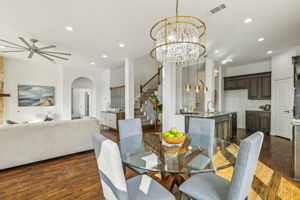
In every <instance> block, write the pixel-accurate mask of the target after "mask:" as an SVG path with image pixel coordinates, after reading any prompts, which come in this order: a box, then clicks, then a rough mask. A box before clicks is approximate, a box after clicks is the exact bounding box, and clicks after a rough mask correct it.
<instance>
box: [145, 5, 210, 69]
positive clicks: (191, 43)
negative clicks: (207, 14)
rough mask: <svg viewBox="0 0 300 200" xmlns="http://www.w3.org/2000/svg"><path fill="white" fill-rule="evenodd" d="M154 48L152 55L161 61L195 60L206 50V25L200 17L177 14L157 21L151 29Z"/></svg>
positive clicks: (183, 61) (181, 61) (179, 61)
mask: <svg viewBox="0 0 300 200" xmlns="http://www.w3.org/2000/svg"><path fill="white" fill-rule="evenodd" d="M150 36H151V38H152V39H153V40H154V43H155V45H154V48H153V49H152V51H151V53H150V55H151V57H152V58H154V59H156V60H157V61H158V62H160V63H164V62H169V63H170V62H172V63H185V62H188V61H195V60H197V59H198V58H200V57H201V56H203V55H204V54H205V52H206V45H205V43H206V25H205V23H204V22H203V21H202V20H200V19H199V18H196V17H192V16H180V15H179V14H178V0H176V16H173V17H168V18H165V19H163V20H160V21H159V22H157V23H156V24H155V25H154V26H153V27H152V28H151V30H150Z"/></svg>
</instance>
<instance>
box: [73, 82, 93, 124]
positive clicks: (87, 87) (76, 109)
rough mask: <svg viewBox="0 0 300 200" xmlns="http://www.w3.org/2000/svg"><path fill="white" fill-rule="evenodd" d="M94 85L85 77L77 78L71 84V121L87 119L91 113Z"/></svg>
mask: <svg viewBox="0 0 300 200" xmlns="http://www.w3.org/2000/svg"><path fill="white" fill-rule="evenodd" d="M93 88H94V84H93V82H92V81H91V80H90V79H89V78H86V77H79V78H77V79H75V80H74V81H73V83H72V90H71V91H72V95H71V96H72V108H71V112H72V113H71V114H72V119H82V118H85V117H89V116H90V115H91V111H92V94H93Z"/></svg>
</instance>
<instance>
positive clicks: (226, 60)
mask: <svg viewBox="0 0 300 200" xmlns="http://www.w3.org/2000/svg"><path fill="white" fill-rule="evenodd" d="M232 61H233V60H232V59H231V58H228V59H224V60H222V61H221V63H222V64H223V65H225V64H227V63H229V62H232Z"/></svg>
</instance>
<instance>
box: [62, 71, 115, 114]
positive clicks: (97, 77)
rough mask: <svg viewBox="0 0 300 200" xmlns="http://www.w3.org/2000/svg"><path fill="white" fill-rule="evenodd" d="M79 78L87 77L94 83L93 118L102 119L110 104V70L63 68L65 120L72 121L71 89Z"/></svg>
mask: <svg viewBox="0 0 300 200" xmlns="http://www.w3.org/2000/svg"><path fill="white" fill-rule="evenodd" d="M79 77H86V78H88V79H90V80H91V81H92V82H93V85H94V89H93V94H92V107H93V108H94V109H93V110H92V112H91V116H94V117H97V118H98V119H100V112H101V111H103V110H106V105H107V103H108V102H110V89H109V88H110V70H109V69H107V70H102V69H94V68H86V69H84V68H75V67H63V68H62V80H63V82H62V92H63V104H62V105H63V113H62V118H63V119H71V88H72V83H73V81H74V80H75V79H77V78H79Z"/></svg>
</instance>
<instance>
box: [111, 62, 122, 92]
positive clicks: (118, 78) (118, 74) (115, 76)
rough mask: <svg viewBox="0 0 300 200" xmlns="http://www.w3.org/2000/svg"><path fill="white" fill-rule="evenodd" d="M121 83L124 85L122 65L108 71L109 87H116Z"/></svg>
mask: <svg viewBox="0 0 300 200" xmlns="http://www.w3.org/2000/svg"><path fill="white" fill-rule="evenodd" d="M121 85H125V66H124V65H121V66H119V67H116V68H113V69H111V73H110V87H116V86H121Z"/></svg>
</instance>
